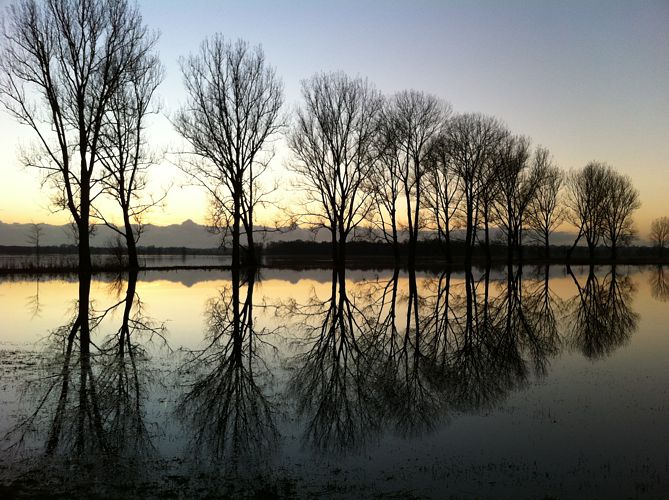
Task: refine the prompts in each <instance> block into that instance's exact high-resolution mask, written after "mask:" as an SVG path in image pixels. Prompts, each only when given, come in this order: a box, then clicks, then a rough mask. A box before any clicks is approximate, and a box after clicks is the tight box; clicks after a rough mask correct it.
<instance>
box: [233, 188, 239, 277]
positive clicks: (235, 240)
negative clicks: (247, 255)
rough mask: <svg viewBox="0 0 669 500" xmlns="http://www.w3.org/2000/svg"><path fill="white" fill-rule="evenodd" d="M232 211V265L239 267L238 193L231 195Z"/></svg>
mask: <svg viewBox="0 0 669 500" xmlns="http://www.w3.org/2000/svg"><path fill="white" fill-rule="evenodd" d="M233 197H234V200H233V203H234V212H233V219H232V267H233V269H234V268H237V267H239V223H240V219H241V207H240V199H239V195H238V194H237V193H235V194H234V195H233Z"/></svg>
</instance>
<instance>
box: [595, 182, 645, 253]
mask: <svg viewBox="0 0 669 500" xmlns="http://www.w3.org/2000/svg"><path fill="white" fill-rule="evenodd" d="M606 184H607V187H606V198H605V202H604V203H605V207H604V214H603V225H604V240H605V241H607V242H608V243H609V244H610V245H611V256H612V257H613V258H614V259H615V258H616V256H617V248H618V245H619V244H620V243H622V244H625V243H629V242H630V241H631V240H632V239H633V238H634V236H635V234H636V230H635V228H634V223H633V221H632V214H633V213H634V211H635V210H638V209H639V207H640V206H641V201H640V200H639V191H637V189H636V188H635V187H634V185H633V184H632V179H630V178H629V177H628V176H626V175H622V174H619V173H618V172H615V171H613V170H609V175H608V179H607V183H606Z"/></svg>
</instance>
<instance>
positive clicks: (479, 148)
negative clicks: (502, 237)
mask: <svg viewBox="0 0 669 500" xmlns="http://www.w3.org/2000/svg"><path fill="white" fill-rule="evenodd" d="M507 134H508V132H507V131H506V129H505V127H504V126H503V125H502V123H501V122H500V121H499V120H497V119H496V118H493V117H491V116H486V115H482V114H479V113H474V114H461V115H458V116H456V117H454V118H453V119H452V120H450V122H449V125H448V127H447V129H446V147H447V151H448V155H449V157H450V159H451V165H452V168H453V172H454V173H455V175H457V176H458V178H459V179H460V189H461V190H462V198H463V200H464V203H463V204H462V210H463V211H464V218H465V227H466V234H465V262H466V263H471V257H472V250H473V246H474V240H475V238H476V227H477V219H478V207H479V198H480V194H481V190H482V189H484V188H485V185H486V183H484V182H483V179H484V173H485V169H486V168H487V165H488V164H489V162H490V161H491V159H492V158H493V157H494V156H495V154H496V153H497V150H498V147H499V143H500V141H501V140H502V139H503V138H504V137H505V136H506V135H507Z"/></svg>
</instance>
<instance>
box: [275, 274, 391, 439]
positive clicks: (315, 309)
mask: <svg viewBox="0 0 669 500" xmlns="http://www.w3.org/2000/svg"><path fill="white" fill-rule="evenodd" d="M279 313H280V314H283V315H284V317H287V316H290V317H291V318H292V319H293V321H295V320H297V321H299V322H300V328H301V330H302V332H303V334H302V338H303V341H302V343H303V344H304V348H305V352H303V353H302V354H300V355H299V356H297V358H296V359H295V360H294V362H295V365H296V370H295V372H294V376H293V377H292V379H291V381H290V382H289V389H288V391H289V393H290V394H291V395H292V396H293V397H294V398H295V399H296V400H297V407H298V413H299V414H300V416H302V417H305V418H306V420H307V423H306V429H305V431H304V439H305V441H307V442H309V443H311V444H312V445H313V446H314V447H316V448H318V449H321V450H329V451H334V450H339V451H343V450H348V449H354V448H357V447H358V446H359V445H361V444H362V443H363V442H364V441H365V440H367V439H368V438H371V437H373V435H374V434H375V433H376V431H377V430H378V428H379V425H380V421H379V418H378V408H377V406H378V405H377V394H376V388H375V387H374V386H373V385H372V382H373V378H372V377H371V376H370V375H371V373H370V372H371V370H372V369H373V359H374V358H373V356H374V346H373V339H372V337H371V335H370V333H371V332H370V329H369V323H368V321H367V318H366V316H365V314H364V311H363V310H362V309H360V308H359V307H358V306H357V305H356V303H355V301H353V300H351V298H350V297H349V296H348V294H347V290H346V275H345V271H344V270H343V269H334V270H333V271H332V285H331V294H330V296H329V297H327V299H326V300H320V299H319V298H318V297H317V296H316V295H315V293H314V294H313V295H312V297H311V299H310V300H309V302H308V303H306V304H297V303H296V302H294V301H291V302H289V303H288V304H285V305H284V306H283V307H282V308H281V309H280V310H279Z"/></svg>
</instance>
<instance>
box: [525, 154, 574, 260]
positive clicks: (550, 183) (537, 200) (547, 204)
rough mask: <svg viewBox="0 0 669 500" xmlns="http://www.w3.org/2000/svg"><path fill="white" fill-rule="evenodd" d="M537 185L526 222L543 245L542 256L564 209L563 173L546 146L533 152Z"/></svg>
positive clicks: (548, 249)
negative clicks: (562, 194)
mask: <svg viewBox="0 0 669 500" xmlns="http://www.w3.org/2000/svg"><path fill="white" fill-rule="evenodd" d="M534 161H535V165H536V168H537V170H538V171H537V177H538V181H539V182H538V185H537V187H536V190H535V193H534V196H533V197H532V200H531V201H530V204H529V206H528V207H527V224H528V226H529V228H530V230H531V231H533V232H534V234H535V235H536V237H537V239H539V240H540V241H541V242H542V243H543V245H544V256H545V257H546V258H549V256H550V235H551V233H552V232H553V231H555V229H556V228H557V227H558V226H559V225H560V224H561V223H562V222H563V221H564V217H565V209H564V206H563V205H562V200H561V199H560V190H561V188H562V185H563V183H564V175H563V173H562V171H561V170H560V168H559V167H558V166H557V165H555V164H554V163H553V161H552V159H551V157H550V152H549V151H548V149H546V148H542V147H539V148H537V149H536V151H535V153H534Z"/></svg>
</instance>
